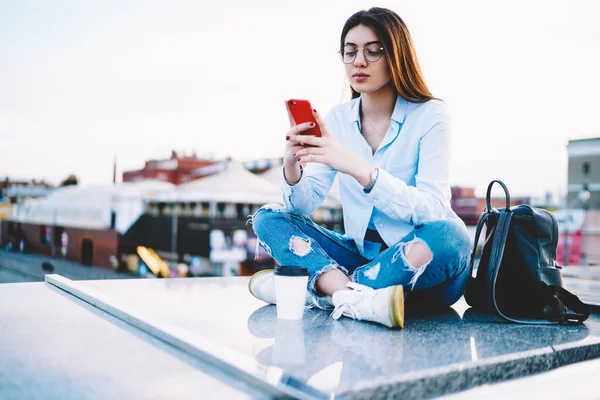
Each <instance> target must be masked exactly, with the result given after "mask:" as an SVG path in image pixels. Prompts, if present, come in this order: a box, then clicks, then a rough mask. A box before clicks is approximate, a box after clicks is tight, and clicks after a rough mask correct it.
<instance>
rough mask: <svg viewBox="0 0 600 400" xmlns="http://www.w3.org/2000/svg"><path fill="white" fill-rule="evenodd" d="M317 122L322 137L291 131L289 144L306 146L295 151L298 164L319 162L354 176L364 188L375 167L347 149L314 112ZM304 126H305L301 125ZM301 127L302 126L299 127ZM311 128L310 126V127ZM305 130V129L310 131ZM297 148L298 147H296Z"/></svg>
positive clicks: (315, 111)
mask: <svg viewBox="0 0 600 400" xmlns="http://www.w3.org/2000/svg"><path fill="white" fill-rule="evenodd" d="M313 114H314V116H315V120H316V121H317V123H318V124H319V128H320V129H321V134H322V136H321V137H317V136H308V135H300V134H294V133H292V132H291V130H290V133H291V134H290V135H289V139H288V141H289V142H294V143H303V144H305V146H299V147H300V148H299V149H298V150H296V151H295V154H294V157H295V158H296V160H297V161H298V162H318V163H322V164H326V165H328V166H330V167H331V168H333V169H335V170H337V171H339V172H342V173H345V174H348V175H352V176H354V177H355V178H356V179H357V180H358V181H359V182H360V183H361V184H363V186H365V185H366V184H368V183H369V181H370V176H369V175H370V173H371V171H373V169H374V167H373V166H372V165H371V164H370V163H369V162H368V161H367V160H365V159H364V158H362V157H360V156H358V155H356V154H354V153H353V152H351V151H350V150H348V149H347V148H345V147H344V146H343V145H342V144H341V143H340V142H339V140H337V138H336V137H335V136H333V135H332V134H331V132H330V131H329V129H328V128H327V124H326V123H325V120H324V119H323V118H322V117H321V114H319V112H318V111H317V110H313ZM301 125H303V124H301ZM298 126H300V125H298ZM308 128H310V126H309V127H308ZM308 128H305V129H308ZM294 148H296V147H294Z"/></svg>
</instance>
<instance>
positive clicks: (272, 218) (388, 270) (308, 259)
mask: <svg viewBox="0 0 600 400" xmlns="http://www.w3.org/2000/svg"><path fill="white" fill-rule="evenodd" d="M252 223H253V228H254V232H255V233H256V236H257V237H258V242H259V243H260V245H261V246H262V247H263V248H264V249H265V250H266V251H267V252H268V253H269V254H270V255H271V256H272V257H273V258H274V259H275V260H276V261H277V262H278V263H279V264H281V265H286V266H298V267H305V268H308V271H309V280H308V292H309V293H310V295H311V296H312V300H313V303H314V304H315V305H316V306H318V307H320V308H327V307H326V306H325V303H324V302H322V301H320V299H319V297H318V296H317V295H316V293H315V285H316V280H317V279H318V278H319V276H320V275H321V274H323V273H324V272H327V271H329V270H331V269H332V268H337V269H339V270H341V271H343V272H344V273H345V274H346V275H348V276H349V277H350V278H351V279H352V280H353V281H354V282H357V283H360V284H363V285H366V286H369V287H372V288H374V289H380V288H384V287H388V286H392V285H403V286H404V287H405V289H406V290H407V291H411V292H412V293H414V294H415V298H418V299H419V302H420V303H421V305H424V306H433V307H437V306H449V305H451V304H454V303H455V302H456V301H457V300H458V299H459V298H460V296H462V294H463V291H464V287H465V284H466V282H467V278H468V276H469V259H470V256H471V248H470V240H469V236H468V234H467V230H466V227H465V225H464V224H463V222H462V221H460V220H459V221H456V220H444V221H432V222H425V223H422V224H419V225H417V226H415V227H414V229H413V230H412V231H410V232H409V233H408V234H407V235H406V236H404V237H403V238H402V239H401V240H400V241H399V242H398V243H395V244H393V245H392V246H390V247H389V248H388V249H386V250H384V251H382V252H381V253H379V254H378V255H377V256H376V257H375V258H373V259H372V260H369V259H366V258H364V257H363V256H362V255H361V253H360V251H359V249H358V248H357V246H356V243H355V241H354V240H353V239H350V238H348V237H345V236H343V235H340V234H338V233H336V232H333V231H330V230H328V229H325V228H323V227H321V226H319V225H318V224H316V223H314V222H313V221H312V220H311V219H310V218H308V217H305V216H303V215H300V214H296V213H293V212H290V211H288V210H287V209H286V208H285V207H283V206H281V205H278V204H268V205H265V206H263V207H262V208H260V209H259V210H258V211H257V212H256V213H255V214H254V215H253V216H252ZM296 237H298V238H300V239H302V240H304V241H306V242H307V243H308V245H309V246H308V250H307V251H304V252H299V251H297V250H296V249H294V248H293V247H292V242H293V240H294V238H296ZM412 241H420V242H422V243H423V244H425V245H426V246H427V247H428V248H429V250H430V251H431V253H432V255H433V257H432V259H431V260H430V261H429V262H428V263H426V264H425V265H423V266H421V267H419V268H414V267H413V266H411V265H410V264H409V263H408V261H407V259H406V256H405V253H404V246H405V245H406V244H407V243H409V242H412ZM411 296H412V294H410V295H409V298H410V297H411ZM407 301H408V300H407Z"/></svg>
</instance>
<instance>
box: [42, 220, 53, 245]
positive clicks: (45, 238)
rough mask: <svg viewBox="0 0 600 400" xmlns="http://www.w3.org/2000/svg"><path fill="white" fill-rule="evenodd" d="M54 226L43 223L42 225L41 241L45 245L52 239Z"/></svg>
mask: <svg viewBox="0 0 600 400" xmlns="http://www.w3.org/2000/svg"><path fill="white" fill-rule="evenodd" d="M51 232H52V228H50V227H49V226H45V225H42V226H40V243H41V244H43V245H44V246H46V245H49V244H50V240H51V239H52V233H51Z"/></svg>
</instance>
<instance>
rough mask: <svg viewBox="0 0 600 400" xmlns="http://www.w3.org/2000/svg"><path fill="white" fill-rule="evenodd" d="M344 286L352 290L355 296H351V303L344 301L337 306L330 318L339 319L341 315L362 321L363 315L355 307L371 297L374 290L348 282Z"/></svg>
mask: <svg viewBox="0 0 600 400" xmlns="http://www.w3.org/2000/svg"><path fill="white" fill-rule="evenodd" d="M346 286H347V287H349V288H351V289H353V290H354V292H355V293H356V295H355V296H352V299H351V301H345V302H343V303H340V304H338V305H337V306H336V307H335V308H334V309H333V312H332V313H331V317H332V318H333V319H340V317H341V316H342V315H344V314H346V315H348V316H350V317H352V318H354V319H357V320H359V321H360V320H362V319H363V315H362V312H361V311H360V310H359V309H358V308H357V307H356V305H357V304H358V303H360V302H361V301H362V300H363V299H364V298H365V297H366V296H369V297H373V295H374V294H375V289H372V288H370V287H368V286H365V285H361V284H359V283H356V282H348V283H347V284H346Z"/></svg>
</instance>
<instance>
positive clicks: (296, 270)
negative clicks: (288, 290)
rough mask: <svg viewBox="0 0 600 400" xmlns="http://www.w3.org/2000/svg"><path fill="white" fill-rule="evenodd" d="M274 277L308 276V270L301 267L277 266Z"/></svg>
mask: <svg viewBox="0 0 600 400" xmlns="http://www.w3.org/2000/svg"><path fill="white" fill-rule="evenodd" d="M275 275H280V276H308V269H306V268H303V267H292V266H287V265H286V266H283V265H282V266H278V267H276V268H275Z"/></svg>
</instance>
